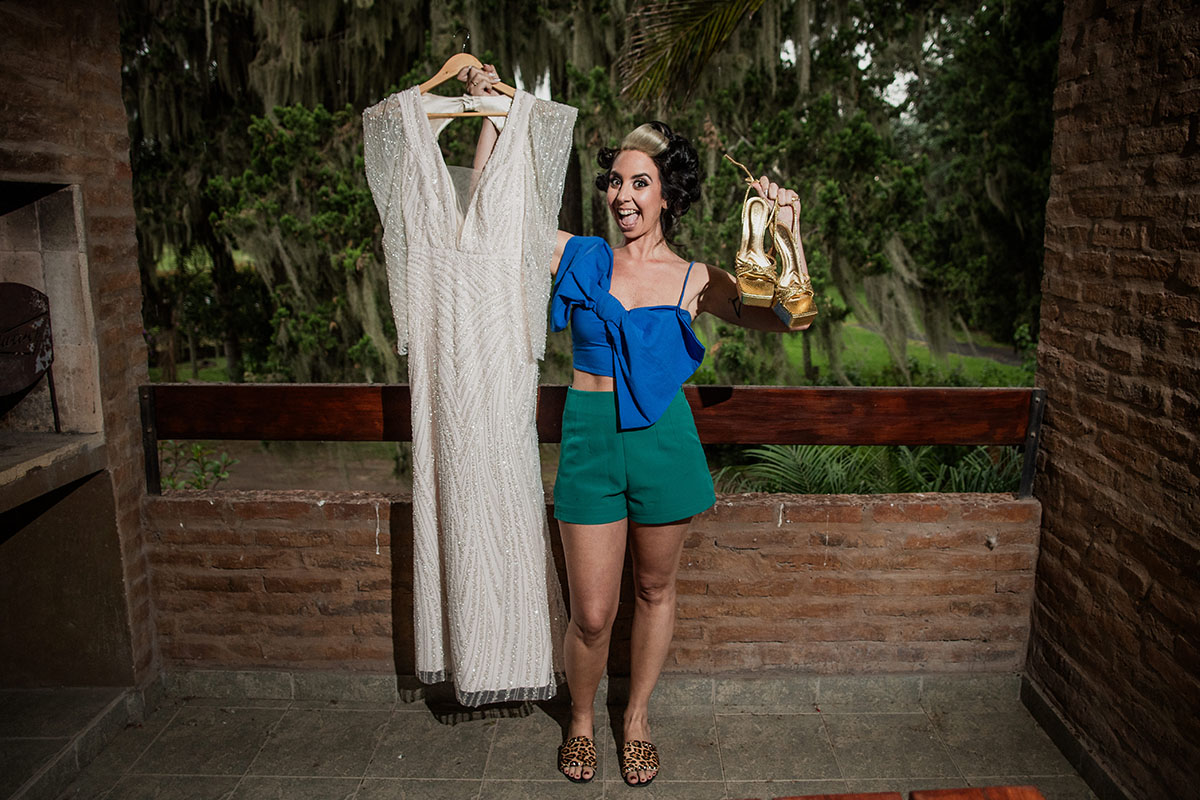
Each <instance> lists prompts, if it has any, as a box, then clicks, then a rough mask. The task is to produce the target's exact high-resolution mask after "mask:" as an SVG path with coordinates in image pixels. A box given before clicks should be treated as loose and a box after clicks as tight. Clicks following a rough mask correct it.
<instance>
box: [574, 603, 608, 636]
mask: <svg viewBox="0 0 1200 800" xmlns="http://www.w3.org/2000/svg"><path fill="white" fill-rule="evenodd" d="M616 618H617V609H616V608H615V607H611V606H610V605H609V604H607V603H606V604H602V605H601V604H597V605H596V606H593V607H588V606H586V605H581V606H580V607H578V608H576V607H575V606H574V605H573V606H572V608H571V625H573V626H574V627H575V629H576V630H578V631H579V635H580V637H581V638H582V639H583V641H584V643H585V644H589V645H590V644H596V643H598V642H602V641H604V640H605V639H607V638H608V636H609V635H610V634H611V633H612V626H613V621H614V620H615V619H616Z"/></svg>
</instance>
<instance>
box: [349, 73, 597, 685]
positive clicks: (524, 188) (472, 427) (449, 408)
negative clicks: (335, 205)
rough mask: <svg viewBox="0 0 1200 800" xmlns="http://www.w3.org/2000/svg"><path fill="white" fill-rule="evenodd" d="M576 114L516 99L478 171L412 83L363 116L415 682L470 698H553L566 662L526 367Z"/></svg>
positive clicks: (539, 350) (533, 374) (538, 341)
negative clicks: (408, 423) (400, 429)
mask: <svg viewBox="0 0 1200 800" xmlns="http://www.w3.org/2000/svg"><path fill="white" fill-rule="evenodd" d="M575 115H576V111H575V109H574V108H571V107H569V106H564V105H560V104H558V103H552V102H548V101H544V100H539V99H537V98H535V97H533V96H532V95H530V94H527V93H525V92H521V91H518V92H517V93H516V96H515V97H514V98H513V102H512V106H511V108H510V109H509V112H508V118H507V120H506V122H505V124H504V127H503V130H502V131H501V132H500V136H499V139H498V140H497V141H496V145H495V148H494V150H493V151H492V155H491V157H490V158H489V160H488V163H487V165H486V166H485V167H484V168H483V169H482V170H481V171H480V172H479V173H478V174H474V173H472V171H471V170H469V169H461V170H460V169H458V168H453V167H447V166H446V163H445V161H444V160H443V158H442V155H441V151H440V148H439V147H438V144H437V141H436V139H435V138H434V133H433V131H432V130H431V125H430V122H431V121H430V120H429V119H428V118H427V117H426V113H425V110H424V108H423V106H422V101H421V95H420V93H419V90H418V89H417V87H413V88H410V89H407V90H405V91H402V92H398V93H396V94H394V95H392V96H390V97H388V98H387V99H385V100H383V101H382V102H380V103H378V104H377V105H375V106H373V107H371V108H369V109H367V110H366V111H365V112H364V113H363V130H364V155H365V160H366V172H367V181H368V183H369V185H370V188H371V194H372V196H373V197H374V200H375V205H376V208H377V209H378V210H379V216H380V219H381V220H382V222H383V248H384V252H385V255H386V259H387V272H388V285H389V292H390V295H391V303H392V311H393V314H394V316H395V321H396V332H397V338H398V344H399V349H400V352H401V353H404V352H406V351H407V353H408V371H409V383H410V385H411V395H412V435H413V607H414V608H413V613H414V623H415V625H414V627H415V639H416V642H415V650H416V670H417V676H418V678H420V679H421V680H422V681H424V682H426V683H436V682H440V681H444V680H453V681H454V688H455V693H456V696H457V698H458V700H459V702H461V703H463V704H465V705H470V706H477V705H481V704H484V703H494V702H501V701H509V700H542V699H547V698H549V697H552V696H553V695H554V693H555V685H556V680H555V675H556V673H557V672H561V660H560V659H561V653H560V643H561V641H562V630H563V626H564V624H565V621H566V614H565V611H564V608H563V601H562V591H561V588H560V587H559V583H558V577H557V574H556V572H555V569H554V561H553V558H552V557H551V554H550V538H549V531H548V528H547V521H546V508H545V495H544V493H543V489H542V481H541V469H540V464H539V460H538V449H537V429H536V411H537V360H538V359H539V358H541V357H542V355H543V354H544V349H545V338H546V304H547V301H548V298H549V293H550V273H549V263H550V257H551V253H552V251H553V248H554V241H555V232H556V229H557V227H558V226H557V220H558V209H559V204H560V202H561V198H562V189H563V178H564V175H565V173H566V164H567V157H568V154H569V152H570V149H571V130H572V127H573V126H574V123H575Z"/></svg>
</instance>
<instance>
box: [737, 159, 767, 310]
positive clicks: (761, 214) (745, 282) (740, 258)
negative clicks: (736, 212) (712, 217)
mask: <svg viewBox="0 0 1200 800" xmlns="http://www.w3.org/2000/svg"><path fill="white" fill-rule="evenodd" d="M725 158H728V159H729V161H730V162H731V163H734V164H737V165H738V166H739V167H741V168H742V169H743V170H745V172H746V175H747V178H746V183H749V184H753V183H754V177H753V176H752V175H750V170H748V169H746V167H745V166H744V165H742V164H739V163H738V162H737V161H734V160H733V159H732V158H729V154H728V153H726V154H725ZM775 211H776V207H775V204H774V203H769V202H767V201H766V200H764V199H763V198H761V197H759V196H757V195H754V196H751V194H750V189H749V188H747V189H746V198H745V200H743V201H742V241H741V245H740V246H739V247H738V251H737V255H735V256H734V258H733V268H734V274H735V275H736V276H737V284H738V293H739V294H740V295H741V300H742V305H744V306H761V307H764V308H765V307H768V306H770V305H771V300H772V299H773V298H774V297H775V284H776V281H777V280H778V277H777V274H776V271H775V259H773V258H771V256H769V255H768V254H767V252H766V238H767V229H768V228H770V227H773V224H774V221H775Z"/></svg>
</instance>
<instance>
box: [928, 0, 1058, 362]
mask: <svg viewBox="0 0 1200 800" xmlns="http://www.w3.org/2000/svg"><path fill="white" fill-rule="evenodd" d="M947 11H948V13H947V14H946V15H945V16H944V17H943V18H942V24H941V25H940V26H938V28H936V29H935V30H934V31H933V32H932V36H931V41H930V47H929V48H928V54H927V57H926V70H925V79H924V80H923V81H920V82H916V83H915V84H914V86H913V110H914V111H915V114H916V117H917V119H918V120H919V123H918V124H916V125H914V126H913V127H912V130H911V131H910V135H911V136H912V137H913V148H914V149H915V150H916V151H917V152H920V153H923V154H925V155H926V156H927V157H928V159H929V161H930V163H931V164H934V165H936V168H935V169H932V170H931V172H930V175H929V179H928V185H927V195H928V198H929V209H928V211H927V214H926V218H927V220H928V230H929V232H928V235H927V237H926V238H925V240H924V241H923V243H922V245H923V258H925V259H926V260H927V261H928V262H929V263H930V264H931V265H932V269H931V273H930V278H931V284H932V285H933V286H934V287H935V288H937V289H939V290H941V291H942V292H944V294H945V295H946V297H947V298H948V299H949V302H951V303H952V304H953V305H954V306H955V307H956V308H957V309H959V310H961V311H962V313H963V315H964V316H965V317H966V319H967V320H968V322H969V323H970V324H971V325H972V326H975V327H979V328H982V329H983V330H986V331H987V332H988V333H990V334H991V335H992V336H994V337H995V338H997V339H999V340H1001V341H1005V342H1014V343H1015V342H1016V336H1017V331H1018V330H1019V329H1021V326H1025V330H1026V334H1032V335H1033V336H1036V331H1037V324H1038V313H1037V311H1038V304H1039V297H1040V295H1039V292H1040V285H1041V274H1042V272H1041V264H1042V258H1043V247H1042V241H1043V236H1042V231H1043V229H1044V225H1045V208H1046V201H1047V198H1048V196H1049V187H1050V141H1051V137H1052V134H1053V122H1054V119H1053V114H1052V109H1051V102H1052V90H1053V87H1054V82H1055V76H1056V71H1057V64H1058V38H1059V26H1060V24H1061V19H1062V3H1061V2H1054V1H1053V0H1018V1H1016V2H1006V3H994V4H987V5H984V6H979V5H976V4H962V5H961V6H951V7H950V8H949V9H947Z"/></svg>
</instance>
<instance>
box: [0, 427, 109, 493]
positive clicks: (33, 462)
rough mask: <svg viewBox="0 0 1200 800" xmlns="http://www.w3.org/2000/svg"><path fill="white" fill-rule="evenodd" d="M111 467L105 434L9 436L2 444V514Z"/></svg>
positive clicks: (6, 436) (5, 435) (0, 491)
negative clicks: (108, 466) (109, 465)
mask: <svg viewBox="0 0 1200 800" xmlns="http://www.w3.org/2000/svg"><path fill="white" fill-rule="evenodd" d="M107 465H108V453H107V449H106V447H105V442H104V434H102V433H29V432H11V431H10V432H6V433H5V434H4V438H3V440H2V441H0V514H2V513H4V512H6V511H10V510H12V509H14V508H16V507H17V506H19V505H21V504H22V503H27V502H29V501H30V500H33V499H35V498H37V497H40V496H42V495H44V494H47V493H49V492H52V491H54V490H55V489H58V488H61V487H63V486H66V485H67V484H69V483H72V482H73V481H76V480H78V479H80V478H83V477H86V476H88V475H92V474H94V473H96V472H99V471H100V470H102V469H104V468H105V467H106V466H107Z"/></svg>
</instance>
